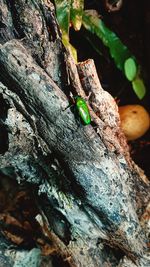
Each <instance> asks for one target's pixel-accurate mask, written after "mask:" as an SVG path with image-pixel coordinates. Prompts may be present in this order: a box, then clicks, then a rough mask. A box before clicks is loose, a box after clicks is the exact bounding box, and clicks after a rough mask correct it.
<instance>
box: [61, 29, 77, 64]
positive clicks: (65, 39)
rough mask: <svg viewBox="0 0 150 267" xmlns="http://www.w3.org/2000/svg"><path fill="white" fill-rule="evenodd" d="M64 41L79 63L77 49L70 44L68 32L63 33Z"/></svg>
mask: <svg viewBox="0 0 150 267" xmlns="http://www.w3.org/2000/svg"><path fill="white" fill-rule="evenodd" d="M62 42H63V44H64V46H65V47H66V48H68V50H69V52H70V54H71V55H72V57H73V58H74V60H75V62H76V63H77V61H78V60H77V50H76V49H75V48H74V46H73V45H71V44H70V42H69V36H68V34H65V33H64V34H63V35H62Z"/></svg>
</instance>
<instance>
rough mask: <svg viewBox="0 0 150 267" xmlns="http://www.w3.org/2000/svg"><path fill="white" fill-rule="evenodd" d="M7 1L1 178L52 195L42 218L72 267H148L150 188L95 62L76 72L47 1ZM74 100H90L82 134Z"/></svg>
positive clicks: (1, 53)
mask: <svg viewBox="0 0 150 267" xmlns="http://www.w3.org/2000/svg"><path fill="white" fill-rule="evenodd" d="M0 2H1V14H2V15H1V22H2V23H3V27H2V29H1V36H0V37H1V38H0V40H1V46H0V69H1V71H0V79H1V84H0V96H1V99H2V101H3V103H4V104H5V106H6V111H5V116H4V115H3V114H2V115H3V116H1V125H2V127H3V128H5V130H6V133H7V136H8V146H7V147H6V149H5V152H4V153H3V155H1V156H0V166H1V167H0V171H1V173H2V174H4V175H6V176H8V177H11V176H13V177H15V179H16V180H17V181H18V182H19V183H23V182H28V183H30V184H36V185H37V186H38V193H37V197H38V195H39V198H40V197H41V196H42V195H43V194H45V195H46V198H47V205H45V204H44V205H42V200H41V203H40V206H41V210H42V211H41V213H42V214H43V218H46V219H45V220H46V223H47V225H48V227H49V229H50V230H51V231H52V232H54V233H53V235H52V236H51V237H53V241H54V242H56V245H57V249H58V250H59V251H60V252H59V253H60V255H61V256H62V257H63V258H64V259H65V258H66V261H67V262H68V264H70V266H82V267H84V266H90V267H93V266H97V267H100V266H118V267H121V266H127V265H126V262H128V263H127V264H128V266H134V265H135V266H148V265H147V264H149V259H148V256H147V247H146V243H147V242H148V240H147V237H148V228H147V227H146V226H145V224H144V223H143V224H142V223H141V222H140V218H141V217H142V215H143V213H144V210H145V209H146V207H147V205H148V202H149V197H150V195H149V189H150V187H149V182H148V180H147V178H146V177H145V175H144V173H143V171H142V170H141V169H140V168H138V166H136V165H135V164H134V162H133V161H132V160H131V158H130V155H129V151H128V146H127V143H126V140H125V137H124V136H123V134H122V132H121V130H120V120H119V115H118V111H117V106H116V104H115V102H114V100H113V98H112V97H111V96H110V95H109V94H108V93H107V92H105V91H104V90H103V89H102V87H101V85H100V82H99V80H98V77H97V74H96V70H95V67H94V63H93V61H92V60H89V61H87V62H84V63H81V64H78V66H76V65H75V63H74V62H73V60H72V59H71V56H70V55H69V53H68V52H67V51H66V50H65V48H64V47H63V45H62V42H61V34H60V30H59V27H58V25H57V22H56V18H55V12H54V7H53V5H52V4H51V2H50V1H20V0H17V1H2V0H1V1H0ZM92 74H93V75H92ZM81 77H82V79H81ZM83 78H84V79H83ZM70 92H71V93H72V94H73V95H75V93H76V94H79V95H80V96H82V97H84V98H85V97H86V96H88V95H89V94H90V96H89V99H88V100H87V103H88V105H89V109H90V114H91V117H92V125H87V126H84V125H79V122H78V121H77V119H76V116H75V114H74V112H73V109H72V108H71V107H69V105H70V102H69V100H68V97H69V95H70ZM93 125H94V127H93ZM95 126H96V128H95ZM108 248H109V249H108ZM115 249H117V250H118V249H119V251H121V252H122V258H121V259H117V257H116V256H115ZM7 250H8V251H9V248H7ZM8 251H7V253H6V254H7V255H9V256H8V257H9V261H10V258H11V260H12V261H13V263H14V266H19V265H17V264H18V263H17V262H16V261H15V259H17V257H16V258H13V256H10V253H9V252H8ZM15 253H16V254H17V252H15ZM29 253H30V254H31V255H32V252H29ZM36 253H37V251H36ZM38 253H39V252H38ZM38 253H37V254H36V255H38V256H37V257H38V258H39V254H38ZM16 254H15V255H16ZM30 254H29V258H30ZM33 255H34V253H33ZM123 255H126V258H123ZM23 258H24V259H25V262H24V263H23V264H24V265H22V266H25V265H26V264H27V263H26V261H27V259H26V257H25V256H23ZM119 260H120V263H119ZM0 261H1V258H0ZM22 262H23V261H22ZM34 262H35V261H34ZM35 264H36V265H35V266H38V265H39V264H41V266H43V265H42V264H44V263H39V260H38V259H37V261H36V263H35ZM46 264H47V263H45V266H50V264H51V263H49V265H46ZM33 267H34V265H33Z"/></svg>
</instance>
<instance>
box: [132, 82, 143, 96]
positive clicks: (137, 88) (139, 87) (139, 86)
mask: <svg viewBox="0 0 150 267" xmlns="http://www.w3.org/2000/svg"><path fill="white" fill-rule="evenodd" d="M132 87H133V90H134V92H135V93H136V95H137V96H138V98H139V99H142V98H143V97H144V96H145V93H146V88H145V85H144V83H143V80H141V79H140V78H139V77H137V78H136V79H134V80H133V81H132Z"/></svg>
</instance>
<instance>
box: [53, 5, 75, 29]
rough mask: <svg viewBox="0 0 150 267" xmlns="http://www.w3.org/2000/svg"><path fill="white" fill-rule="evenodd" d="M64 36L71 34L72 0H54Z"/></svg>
mask: <svg viewBox="0 0 150 267" xmlns="http://www.w3.org/2000/svg"><path fill="white" fill-rule="evenodd" d="M54 2H55V6H56V15H57V19H58V22H59V26H60V28H61V30H62V34H63V33H64V32H65V34H69V25H70V8H71V0H54Z"/></svg>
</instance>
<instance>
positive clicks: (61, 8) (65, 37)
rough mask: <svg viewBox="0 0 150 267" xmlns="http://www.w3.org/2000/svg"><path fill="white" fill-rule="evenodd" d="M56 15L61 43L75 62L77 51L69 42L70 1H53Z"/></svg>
mask: <svg viewBox="0 0 150 267" xmlns="http://www.w3.org/2000/svg"><path fill="white" fill-rule="evenodd" d="M55 6H56V15H57V19H58V23H59V26H60V28H61V31H62V42H63V44H64V46H65V47H66V48H68V50H69V51H70V54H71V55H72V57H73V58H74V60H75V61H76V62H77V51H76V49H75V48H74V47H73V46H72V45H71V44H70V42H69V27H70V12H71V0H63V1H62V0H55Z"/></svg>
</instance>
